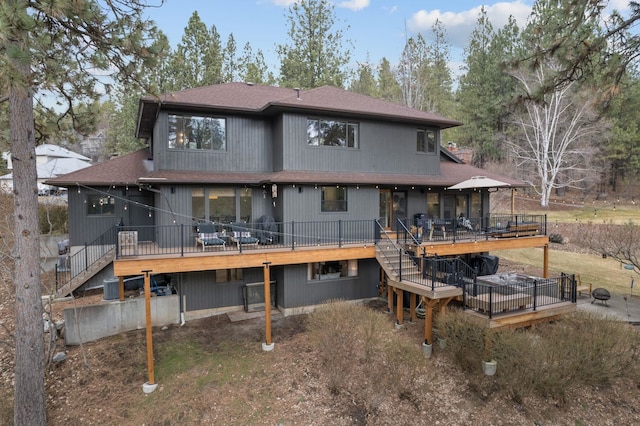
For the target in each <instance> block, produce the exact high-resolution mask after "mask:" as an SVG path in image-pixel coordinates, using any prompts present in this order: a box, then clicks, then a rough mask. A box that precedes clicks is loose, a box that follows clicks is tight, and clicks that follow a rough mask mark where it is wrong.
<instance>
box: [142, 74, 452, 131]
mask: <svg viewBox="0 0 640 426" xmlns="http://www.w3.org/2000/svg"><path fill="white" fill-rule="evenodd" d="M160 109H173V110H178V109H182V110H209V111H211V110H215V111H217V112H220V113H236V114H240V113H242V114H253V115H264V116H269V115H273V114H276V113H278V112H283V111H296V112H299V113H316V114H319V113H324V114H341V115H345V116H353V117H361V118H370V119H378V120H379V119H382V120H389V121H397V122H410V123H416V124H422V125H425V126H433V127H438V128H440V129H446V128H449V127H455V126H460V125H462V123H461V122H459V121H456V120H452V119H449V118H445V117H443V116H441V115H439V114H434V113H427V112H423V111H419V110H416V109H413V108H409V107H406V106H403V105H399V104H396V103H393V102H388V101H384V100H382V99H376V98H372V97H370V96H365V95H361V94H359V93H355V92H350V91H348V90H344V89H340V88H337V87H332V86H322V87H317V88H315V89H310V90H301V89H289V88H284V87H274V86H262V85H256V84H251V83H225V84H215V85H212V86H203V87H197V88H193V89H187V90H182V91H179V92H172V93H167V94H165V95H162V96H160V97H151V96H147V97H143V98H142V99H140V106H139V109H138V126H137V129H136V135H137V136H138V137H141V138H148V137H150V136H151V133H152V131H153V125H154V124H155V119H156V117H157V114H158V112H159V111H160Z"/></svg>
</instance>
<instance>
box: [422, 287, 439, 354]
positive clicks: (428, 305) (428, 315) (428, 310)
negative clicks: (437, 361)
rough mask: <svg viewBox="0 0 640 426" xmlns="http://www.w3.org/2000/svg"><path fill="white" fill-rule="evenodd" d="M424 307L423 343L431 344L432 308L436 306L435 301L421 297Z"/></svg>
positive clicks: (436, 302) (436, 301)
mask: <svg viewBox="0 0 640 426" xmlns="http://www.w3.org/2000/svg"><path fill="white" fill-rule="evenodd" d="M422 300H424V303H425V306H424V343H426V344H427V345H431V344H433V308H434V306H436V305H437V304H438V300H437V299H427V298H426V297H423V298H422Z"/></svg>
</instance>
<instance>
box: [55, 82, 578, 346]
mask: <svg viewBox="0 0 640 426" xmlns="http://www.w3.org/2000/svg"><path fill="white" fill-rule="evenodd" d="M461 124H462V123H460V122H458V121H455V120H451V119H448V118H445V117H442V116H440V115H437V114H432V113H425V112H422V111H418V110H415V109H411V108H407V107H404V106H401V105H397V104H393V103H389V102H386V101H383V100H379V99H374V98H370V97H367V96H364V95H360V94H356V93H352V92H349V91H346V90H342V89H338V88H335V87H328V86H324V87H320V88H316V89H310V90H301V89H289V88H281V87H268V86H260V85H254V84H250V83H227V84H219V85H213V86H206V87H199V88H193V89H189V90H184V91H180V92H175V93H169V94H166V95H163V96H161V97H144V98H142V99H141V100H140V105H139V113H138V124H137V136H138V137H139V138H143V139H145V140H146V141H147V142H148V148H147V149H144V150H141V151H137V152H134V153H131V154H128V155H124V156H121V157H117V158H114V159H112V160H109V161H107V162H104V163H100V164H97V165H94V166H92V167H89V168H86V169H83V170H78V171H76V172H73V173H70V174H67V175H64V176H60V177H56V178H53V179H50V180H49V181H48V182H47V183H48V184H50V185H56V186H61V187H66V188H68V193H69V234H70V244H71V259H70V261H69V264H70V267H69V269H71V270H73V269H74V268H75V269H80V270H82V279H76V278H77V276H79V275H81V274H80V273H78V274H74V275H73V276H70V277H69V279H67V280H66V281H64V283H62V282H61V286H60V288H61V290H60V292H61V293H68V292H70V291H72V290H73V289H74V288H77V286H79V285H83V284H84V285H86V284H85V282H86V281H87V280H89V281H91V280H93V281H94V282H95V281H97V282H101V281H103V280H105V279H107V278H109V277H111V276H112V275H115V276H117V277H120V286H121V291H120V299H121V300H122V299H123V292H122V287H123V280H124V278H125V277H130V276H136V275H143V274H148V273H150V274H165V275H169V276H170V279H171V283H172V285H173V286H175V288H176V289H177V292H178V295H179V297H178V298H177V300H178V304H179V309H180V313H181V315H182V318H184V319H186V320H189V319H193V318H199V317H203V316H208V315H213V314H216V313H221V312H229V311H231V310H234V309H242V308H243V307H244V308H246V307H247V305H248V304H251V302H252V301H251V300H250V299H251V295H252V294H254V293H255V292H256V291H258V290H261V289H262V288H264V290H265V292H266V290H267V288H266V287H267V284H268V283H271V284H269V285H268V286H269V290H270V293H271V294H270V296H271V297H272V300H267V301H266V303H267V305H270V304H273V306H274V307H277V308H278V309H279V310H280V311H282V312H283V313H284V314H285V315H286V314H290V313H298V312H305V311H307V310H308V309H311V308H313V307H314V306H316V305H318V304H321V303H323V302H325V301H327V300H329V299H347V300H365V299H369V298H374V297H378V296H380V295H381V294H382V295H387V297H388V300H389V304H390V309H393V307H394V304H393V299H394V298H396V299H397V300H404V297H405V296H403V293H404V294H409V295H411V297H410V303H411V306H412V308H413V307H415V303H416V301H417V300H419V298H421V300H423V301H426V302H427V305H428V306H429V309H431V308H435V309H443V308H444V306H446V304H447V303H449V302H450V301H452V300H462V301H463V303H464V304H465V306H467V307H469V308H470V309H471V310H474V311H476V312H479V313H480V314H484V315H485V316H486V314H488V317H489V318H490V319H491V320H493V321H496V318H492V317H496V316H497V314H498V313H501V312H506V311H514V310H518V309H529V310H531V309H533V310H534V311H537V312H536V315H538V313H539V312H540V311H541V310H540V309H539V308H540V305H539V304H538V305H536V303H539V301H540V300H541V299H539V297H536V296H535V295H536V294H538V296H539V295H540V293H539V292H538V293H535V292H536V291H537V287H536V290H528V291H529V293H527V294H525V295H522V294H520V293H522V292H518V294H516V295H514V296H513V297H511V295H508V294H500V297H498V299H499V302H500V303H499V304H498V305H496V306H497V307H498V308H499V310H498V311H496V310H495V309H493V308H492V307H491V303H496V297H497V296H493V297H492V296H491V294H492V293H491V292H492V291H494V290H492V289H493V287H492V286H493V285H494V284H492V283H484V284H483V283H481V282H478V281H477V279H476V277H475V275H474V276H473V277H471V275H473V268H472V267H469V266H464V265H468V264H473V262H474V261H476V260H477V259H478V258H480V259H481V255H482V254H486V253H488V252H493V251H496V250H500V249H514V248H525V247H542V248H544V259H542V260H541V261H542V262H543V263H544V268H545V271H546V270H547V256H548V251H547V249H548V242H549V241H548V237H547V235H546V218H545V217H540V216H531V215H526V214H513V212H512V214H503V215H495V214H493V213H492V212H491V209H490V204H489V203H490V194H491V192H492V191H494V190H496V189H498V188H497V187H495V186H490V187H484V186H473V185H471V186H469V187H467V188H465V189H460V190H458V189H449V188H450V187H452V186H453V185H455V184H458V183H460V182H463V181H467V180H470V179H472V178H474V177H476V176H486V177H487V178H490V179H493V180H495V181H500V182H503V183H504V185H508V186H510V187H512V188H514V187H518V186H523V183H522V182H520V181H518V180H515V179H511V178H507V177H505V176H499V175H496V174H493V173H490V172H488V171H486V170H480V169H477V168H475V167H473V166H471V165H468V164H464V163H463V162H462V161H461V160H460V159H458V158H457V157H456V156H454V155H452V154H451V153H450V152H448V151H447V149H445V148H441V143H440V142H441V141H440V138H441V132H442V130H444V129H447V128H451V127H455V126H459V125H461ZM205 229H206V231H204V230H205ZM208 242H209V243H211V244H209V243H208ZM88 247H91V248H92V251H91V252H89V253H88V252H87V250H88ZM80 253H83V254H82V255H80ZM75 255H77V258H78V260H77V261H78V264H79V265H80V266H74V265H75V262H76V260H74V259H75V257H74V256H75ZM87 258H90V259H94V260H91V261H89V263H90V264H91V265H93V264H96V265H99V267H97V268H94V269H95V270H93V271H90V270H91V268H90V265H87V264H86V263H82V262H87V261H86V259H87ZM105 259H106V261H105ZM111 262H113V263H111ZM460 262H463V263H464V265H463V264H462V263H460ZM451 268H454V269H451ZM463 270H464V271H467V272H468V273H465V274H462V273H461V272H460V271H463ZM87 271H90V272H87ZM411 274H413V277H412V276H410V275H411ZM546 274H547V272H545V275H546ZM476 275H477V274H476ZM74 279H75V281H73V280H74ZM454 279H455V280H454ZM525 279H526V277H525ZM452 280H453V281H452ZM72 281H73V282H72ZM262 284H264V287H263V286H262ZM471 284H473V289H474V290H473V293H472V292H471V291H465V289H467V288H471V287H468V286H470V285H471ZM483 285H485V286H487V287H486V288H487V289H488V290H486V292H485V291H480V292H479V293H478V291H477V289H478V288H479V287H482V286H483ZM530 285H531V286H532V287H530V289H533V286H537V285H538V283H537V282H535V283H533V282H532V283H530ZM563 285H564V284H563ZM547 286H548V287H549V288H551V286H552V285H551V284H547ZM553 286H555V290H553V291H554V292H556V293H557V292H558V291H559V290H558V289H559V288H560V284H558V282H554V283H553ZM483 288H484V287H483ZM527 288H529V287H527ZM562 288H563V289H564V287H562ZM549 291H551V290H549ZM258 292H259V291H258ZM531 292H533V293H531ZM525 293H526V292H525ZM483 294H488V295H489V296H488V299H486V300H484V299H482V297H481V296H482V295H483ZM531 294H533V296H532V295H531ZM554 294H555V293H554ZM563 294H564V293H563ZM413 296H416V297H413ZM553 297H554V299H553V300H554V301H555V302H554V303H556V302H565V301H566V300H567V298H566V297H564V296H562V297H558V296H553ZM465 298H466V299H465ZM550 300H551V299H550ZM431 302H433V303H431ZM549 303H551V302H549ZM396 305H397V306H399V308H397V315H398V321H399V322H402V315H403V314H402V306H401V305H402V304H401V303H397V304H396ZM537 308H538V309H537ZM487 310H488V311H487ZM539 315H541V316H544V315H546V316H549V315H551V314H548V313H547V314H539ZM554 315H555V313H554ZM531 318H532V316H531V315H529V320H531ZM428 339H429V337H427V338H426V340H428Z"/></svg>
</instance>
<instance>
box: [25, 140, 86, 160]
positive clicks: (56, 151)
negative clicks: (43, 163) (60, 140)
mask: <svg viewBox="0 0 640 426" xmlns="http://www.w3.org/2000/svg"><path fill="white" fill-rule="evenodd" d="M36 156H46V157H51V158H54V157H55V158H75V159H78V160H83V161H91V158H89V157H85V156H84V155H81V154H78V153H77V152H73V151H71V150H68V149H67V148H64V147H61V146H58V145H53V144H49V143H45V144H43V145H38V146H36Z"/></svg>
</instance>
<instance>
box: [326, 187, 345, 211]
mask: <svg viewBox="0 0 640 426" xmlns="http://www.w3.org/2000/svg"><path fill="white" fill-rule="evenodd" d="M320 211H323V212H346V211H347V188H346V187H345V186H339V187H335V186H323V187H322V204H321V208H320Z"/></svg>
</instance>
